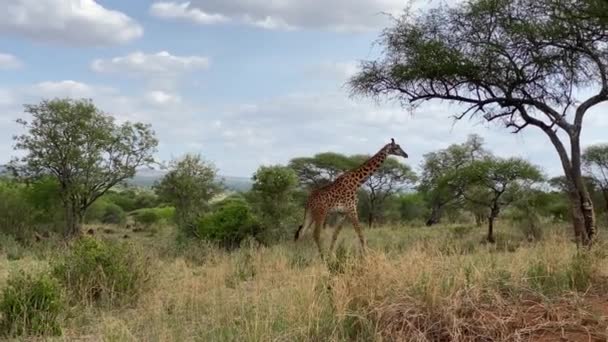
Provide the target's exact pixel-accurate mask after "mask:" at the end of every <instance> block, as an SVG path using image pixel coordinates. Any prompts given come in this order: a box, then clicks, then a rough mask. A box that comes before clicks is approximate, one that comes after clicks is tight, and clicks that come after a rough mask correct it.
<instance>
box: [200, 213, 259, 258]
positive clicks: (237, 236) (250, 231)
mask: <svg viewBox="0 0 608 342" xmlns="http://www.w3.org/2000/svg"><path fill="white" fill-rule="evenodd" d="M259 231H260V226H259V223H258V221H257V219H256V218H255V217H254V216H253V213H252V211H251V208H250V207H249V206H248V205H247V204H246V203H243V202H239V201H229V202H227V203H226V204H225V205H223V206H222V207H220V208H218V209H217V210H216V211H214V212H213V213H211V214H207V215H205V216H203V217H202V219H201V220H200V222H199V225H198V229H197V234H198V236H199V237H200V238H202V239H205V240H209V241H214V242H219V243H220V244H221V245H222V246H223V247H224V248H227V249H232V248H236V247H238V246H239V245H240V243H241V241H243V240H244V239H245V238H246V237H247V236H253V237H255V236H256V235H257V234H258V233H259Z"/></svg>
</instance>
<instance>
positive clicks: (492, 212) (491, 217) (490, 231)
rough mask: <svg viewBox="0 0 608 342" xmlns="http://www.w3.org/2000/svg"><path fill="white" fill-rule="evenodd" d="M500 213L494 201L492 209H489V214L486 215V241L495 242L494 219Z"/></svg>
mask: <svg viewBox="0 0 608 342" xmlns="http://www.w3.org/2000/svg"><path fill="white" fill-rule="evenodd" d="M499 213H500V209H499V208H498V206H497V204H496V203H494V204H493V207H492V209H491V210H490V215H488V242H489V243H495V242H496V240H495V239H494V220H495V219H496V218H497V217H498V214H499Z"/></svg>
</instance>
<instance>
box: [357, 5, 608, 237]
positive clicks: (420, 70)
mask: <svg viewBox="0 0 608 342" xmlns="http://www.w3.org/2000/svg"><path fill="white" fill-rule="evenodd" d="M604 2H605V1H604ZM598 9H599V10H605V9H606V5H605V4H604V3H602V1H600V0H585V1H579V0H563V1H556V0H517V1H516V0H472V1H468V2H461V3H459V4H458V5H455V7H453V8H449V7H447V6H444V7H441V8H435V9H433V10H430V11H428V12H426V13H421V14H419V15H416V16H413V15H410V14H407V13H406V14H405V15H404V16H403V17H402V18H400V19H398V20H396V22H395V25H394V26H393V27H390V28H388V29H387V30H386V31H385V32H384V35H383V40H382V44H383V46H384V53H383V55H382V56H381V57H380V58H379V59H378V60H375V61H367V62H364V63H363V65H362V70H361V72H359V73H358V74H357V75H355V76H354V77H353V78H352V79H351V81H350V84H351V86H352V90H353V92H354V93H355V94H363V95H370V96H384V95H388V96H391V97H396V98H398V99H399V100H400V101H401V102H402V103H404V104H405V105H410V106H413V107H415V106H416V105H418V104H419V103H422V102H425V101H428V100H443V101H448V102H452V103H457V104H464V105H467V109H466V110H464V111H463V112H461V113H460V114H458V115H456V118H458V119H460V118H464V117H465V116H467V115H479V114H480V113H482V114H483V115H482V117H483V118H484V119H485V120H487V121H497V122H502V123H504V124H505V125H506V126H507V127H509V128H511V129H513V130H514V132H520V131H521V130H523V129H526V128H527V127H535V128H536V129H539V130H540V131H542V132H543V133H544V134H545V135H546V136H547V138H548V139H549V141H550V142H551V143H552V144H553V146H554V147H555V150H556V151H557V153H558V155H559V158H560V161H561V164H562V167H563V171H564V175H565V176H566V179H567V183H568V197H569V199H570V202H571V205H572V217H573V228H574V232H575V234H576V237H577V241H578V242H581V243H582V244H584V245H589V244H591V242H592V240H593V236H594V234H595V230H596V227H595V225H596V224H595V213H594V209H593V203H592V200H591V198H590V195H589V192H588V191H587V188H586V187H585V184H584V182H583V178H582V170H581V166H582V161H581V147H580V137H581V132H582V129H583V125H584V119H585V116H586V114H587V113H588V112H589V109H590V108H592V107H595V106H596V105H598V104H600V103H602V102H605V101H607V100H608V45H607V44H606V40H607V39H608V21H607V20H605V18H606V14H605V13H606V12H605V11H604V12H598ZM581 88H586V90H588V91H586V92H578V91H574V90H575V89H581ZM584 94H592V95H590V96H588V97H585V98H583V97H582V96H583V95H584Z"/></svg>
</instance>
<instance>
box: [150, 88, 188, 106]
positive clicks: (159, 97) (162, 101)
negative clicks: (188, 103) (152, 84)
mask: <svg viewBox="0 0 608 342" xmlns="http://www.w3.org/2000/svg"><path fill="white" fill-rule="evenodd" d="M144 97H145V98H146V100H147V101H148V102H149V103H151V104H154V105H160V106H165V105H168V104H176V103H180V102H181V101H182V99H181V97H180V96H179V95H177V94H171V93H167V92H164V91H162V90H152V91H149V92H147V93H146V94H145V95H144Z"/></svg>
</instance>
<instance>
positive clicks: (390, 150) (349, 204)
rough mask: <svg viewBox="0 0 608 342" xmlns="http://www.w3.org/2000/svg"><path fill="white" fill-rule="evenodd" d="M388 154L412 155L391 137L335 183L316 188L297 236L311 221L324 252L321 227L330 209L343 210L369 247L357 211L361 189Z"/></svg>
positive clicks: (335, 237) (335, 232)
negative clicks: (359, 190) (368, 157)
mask: <svg viewBox="0 0 608 342" xmlns="http://www.w3.org/2000/svg"><path fill="white" fill-rule="evenodd" d="M388 155H396V156H401V157H404V158H407V157H408V156H407V153H405V152H404V151H403V150H402V149H401V147H400V146H399V145H398V144H396V143H395V141H394V140H393V139H391V142H390V143H388V144H386V145H385V146H384V147H382V148H381V149H380V151H378V153H376V154H375V155H374V156H372V157H371V158H370V159H368V160H367V161H366V162H365V163H363V164H362V165H361V166H359V167H358V168H356V169H354V170H351V171H348V172H345V173H343V174H342V175H340V176H339V177H338V178H336V180H335V181H334V182H333V183H331V184H328V185H326V186H323V187H321V188H318V189H315V190H313V191H312V192H311V193H310V195H309V196H308V200H307V201H306V214H305V217H304V224H303V225H301V226H300V228H299V229H298V230H297V231H296V235H295V240H298V239H299V238H300V237H301V236H302V235H303V233H304V232H306V230H307V229H308V228H309V227H310V226H311V225H314V230H313V237H314V240H315V242H316V244H317V247H318V248H319V252H320V253H321V254H322V253H323V251H322V246H321V240H320V236H321V227H322V226H323V223H324V222H325V218H326V216H327V214H328V213H330V212H340V213H342V214H344V216H345V218H347V219H348V220H349V221H350V222H351V223H352V225H353V227H354V228H355V231H356V232H357V235H358V236H359V240H360V242H361V247H362V248H365V238H364V236H363V232H362V230H361V225H360V224H359V220H358V215H357V190H358V189H359V187H361V185H362V184H363V183H365V181H366V180H367V179H368V178H369V177H370V176H371V175H372V174H373V173H374V172H376V170H378V168H379V167H380V166H381V165H382V163H384V161H385V160H386V158H387V157H388ZM343 220H344V218H343V219H342V220H341V221H340V222H339V223H338V225H337V226H336V228H335V230H334V234H333V236H332V241H331V246H330V252H331V251H332V250H333V247H334V245H335V242H336V239H337V238H338V234H339V233H340V230H341V229H342V223H343Z"/></svg>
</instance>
